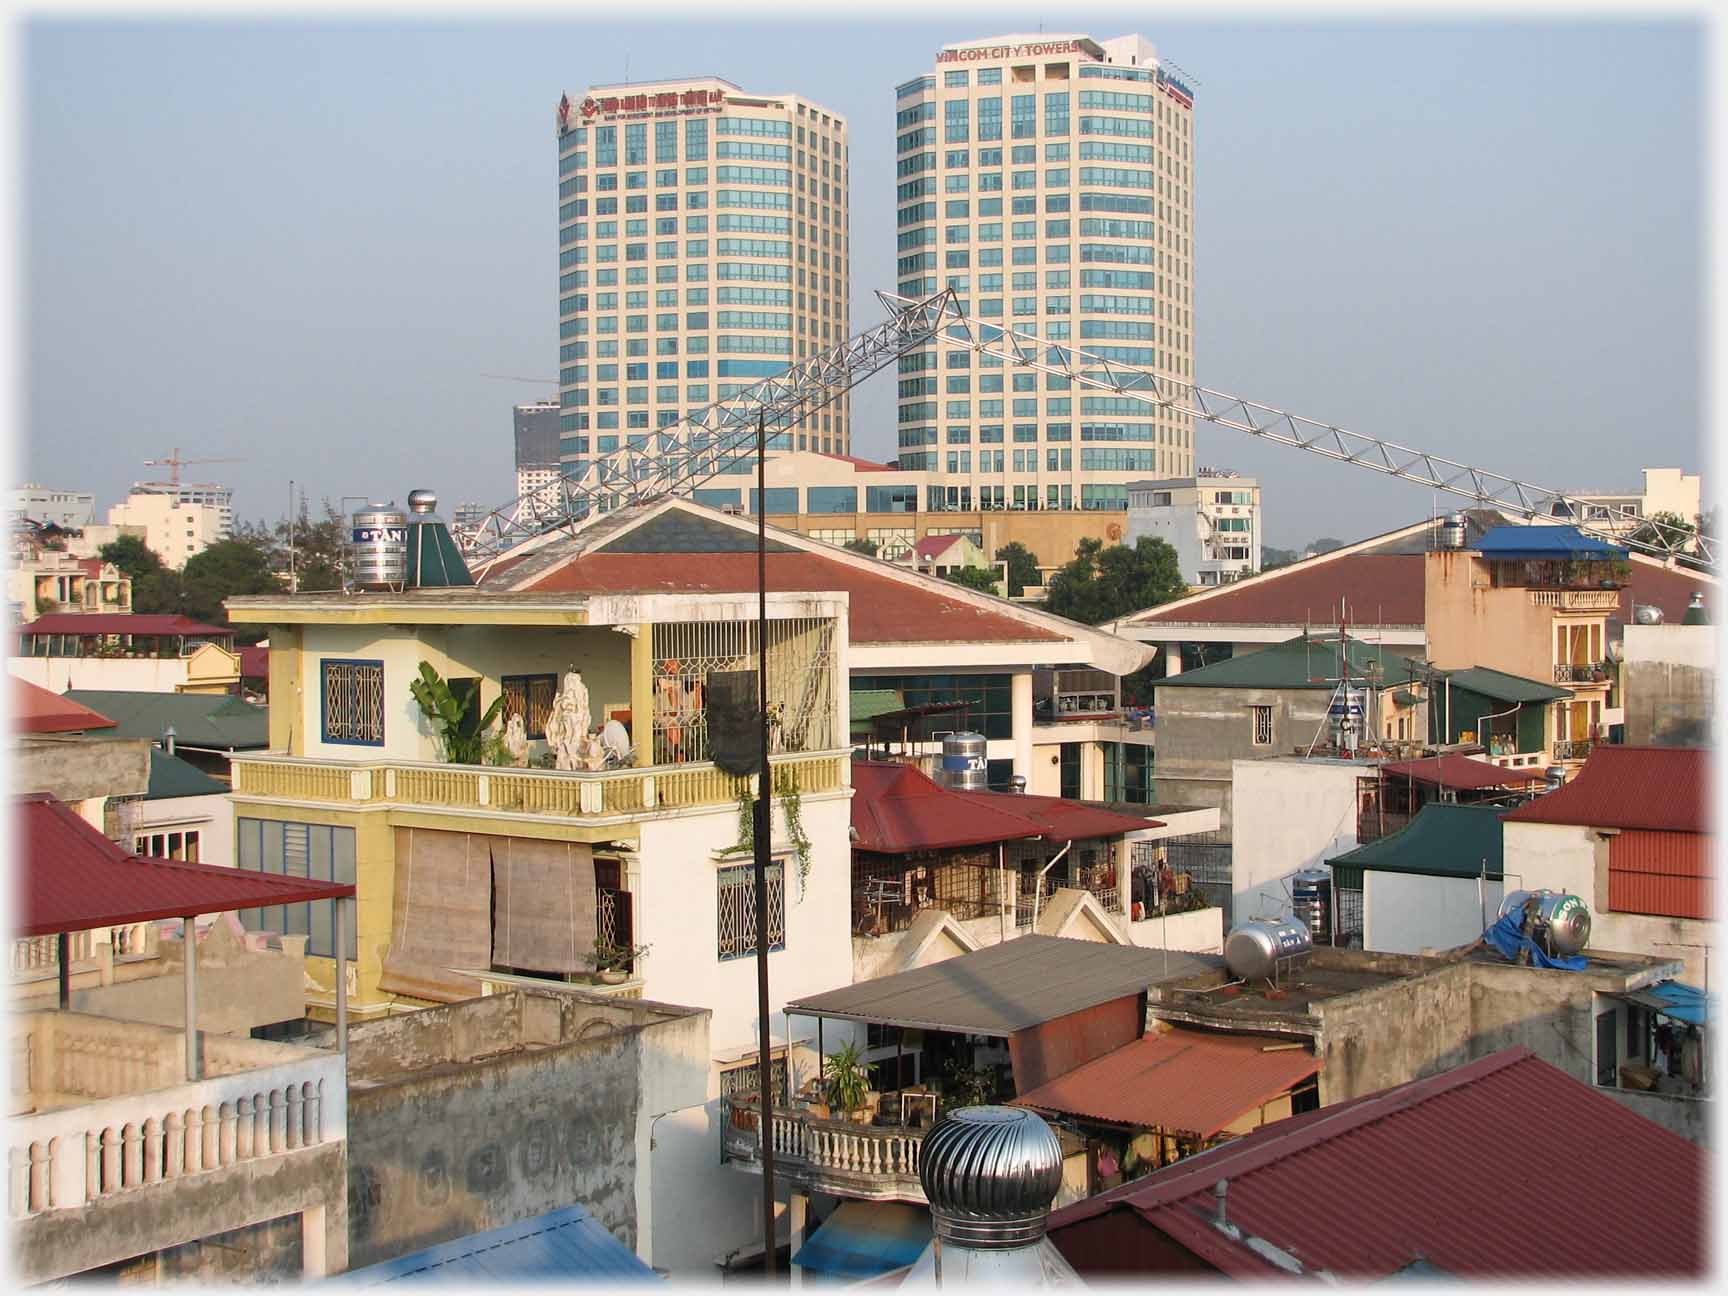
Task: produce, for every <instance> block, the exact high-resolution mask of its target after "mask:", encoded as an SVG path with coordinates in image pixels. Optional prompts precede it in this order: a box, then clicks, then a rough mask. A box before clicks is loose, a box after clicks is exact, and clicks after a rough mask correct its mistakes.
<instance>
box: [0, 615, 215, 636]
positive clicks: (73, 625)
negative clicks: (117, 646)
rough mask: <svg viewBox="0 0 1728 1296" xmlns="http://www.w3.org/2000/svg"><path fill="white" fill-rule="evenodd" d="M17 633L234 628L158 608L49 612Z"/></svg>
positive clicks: (199, 632) (209, 632)
mask: <svg viewBox="0 0 1728 1296" xmlns="http://www.w3.org/2000/svg"><path fill="white" fill-rule="evenodd" d="M18 633H19V634H27V635H30V634H57V635H110V634H112V635H193V636H195V637H208V638H232V637H233V635H234V632H233V631H232V630H228V629H224V628H223V627H221V626H213V625H206V624H205V623H204V622H202V621H194V620H193V619H192V618H191V617H185V616H180V615H178V614H174V615H169V614H167V613H160V612H50V613H48V614H47V615H46V616H39V617H37V618H36V619H35V620H34V621H31V622H29V623H28V624H26V625H21V626H19V627H18Z"/></svg>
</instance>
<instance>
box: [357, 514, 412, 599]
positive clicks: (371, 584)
mask: <svg viewBox="0 0 1728 1296" xmlns="http://www.w3.org/2000/svg"><path fill="white" fill-rule="evenodd" d="M349 546H350V547H351V548H352V549H353V551H354V585H355V587H356V588H357V589H363V590H379V589H401V588H402V582H403V581H405V580H407V579H408V516H407V514H405V513H403V512H402V510H401V509H399V508H397V507H396V506H395V505H394V504H368V505H367V506H366V507H365V508H363V509H360V510H359V511H358V512H356V513H355V514H354V522H353V527H352V529H351V530H350V532H349Z"/></svg>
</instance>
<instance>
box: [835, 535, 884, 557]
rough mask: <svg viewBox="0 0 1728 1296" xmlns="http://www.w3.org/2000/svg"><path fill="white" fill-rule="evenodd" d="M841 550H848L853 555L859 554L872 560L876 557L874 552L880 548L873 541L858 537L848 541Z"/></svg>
mask: <svg viewBox="0 0 1728 1296" xmlns="http://www.w3.org/2000/svg"><path fill="white" fill-rule="evenodd" d="M841 548H843V549H850V550H851V551H852V552H853V553H861V554H864V555H866V556H867V557H870V558H874V557H875V556H876V551H877V550H878V549H880V548H881V546H880V545H878V544H877V543H876V542H875V541H874V540H866V539H864V537H863V536H859V537H858V538H857V539H855V540H848V541H847V542H846V543H845V544H844V545H842V546H841Z"/></svg>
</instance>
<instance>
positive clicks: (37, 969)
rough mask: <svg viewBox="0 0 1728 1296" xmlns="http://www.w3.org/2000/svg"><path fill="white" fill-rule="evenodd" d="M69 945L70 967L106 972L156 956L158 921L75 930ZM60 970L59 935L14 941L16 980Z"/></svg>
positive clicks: (14, 976)
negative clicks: (114, 966) (116, 964)
mask: <svg viewBox="0 0 1728 1296" xmlns="http://www.w3.org/2000/svg"><path fill="white" fill-rule="evenodd" d="M67 946H68V949H67V953H68V954H69V956H70V960H69V961H70V963H71V971H73V972H74V973H77V972H90V971H97V972H104V973H107V972H110V971H112V968H113V965H114V964H115V963H120V962H131V961H135V960H141V959H152V958H156V957H157V956H158V934H157V927H156V924H155V923H128V924H127V925H126V926H123V927H103V928H99V929H97V930H95V931H81V932H73V933H71V934H70V936H69V937H68V939H67ZM59 973H60V938H59V937H57V936H25V937H20V938H18V939H17V940H14V941H13V942H12V979H13V980H14V981H37V980H41V979H44V978H47V977H54V976H58V975H59ZM104 984H106V981H104Z"/></svg>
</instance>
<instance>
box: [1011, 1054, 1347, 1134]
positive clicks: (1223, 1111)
mask: <svg viewBox="0 0 1728 1296" xmlns="http://www.w3.org/2000/svg"><path fill="white" fill-rule="evenodd" d="M1270 1043H1273V1041H1271V1040H1267V1039H1262V1038H1260V1037H1259V1036H1255V1035H1217V1034H1212V1033H1210V1032H1206V1031H1197V1030H1173V1031H1164V1032H1161V1033H1159V1034H1157V1035H1146V1036H1143V1037H1141V1038H1140V1039H1137V1040H1135V1041H1134V1042H1133V1043H1132V1044H1125V1045H1123V1046H1122V1047H1121V1048H1119V1049H1114V1050H1112V1051H1111V1052H1109V1053H1106V1054H1105V1055H1104V1056H1103V1057H1100V1058H1094V1059H1093V1060H1092V1061H1090V1062H1087V1063H1085V1064H1084V1065H1082V1066H1079V1067H1076V1068H1075V1069H1074V1070H1072V1071H1069V1072H1067V1073H1066V1074H1064V1075H1060V1076H1058V1077H1057V1078H1056V1079H1054V1080H1052V1081H1050V1082H1049V1083H1047V1084H1042V1085H1039V1086H1038V1087H1037V1088H1036V1089H1033V1090H1031V1091H1029V1092H1027V1093H1023V1094H1021V1095H1020V1096H1019V1097H1018V1098H1016V1099H1015V1100H1014V1102H1013V1106H1016V1107H1036V1108H1037V1109H1038V1110H1040V1111H1050V1112H1066V1113H1070V1114H1072V1115H1075V1116H1089V1117H1091V1118H1093V1119H1094V1120H1102V1121H1110V1122H1113V1123H1115V1124H1118V1125H1131V1126H1133V1127H1135V1128H1137V1129H1152V1128H1160V1129H1165V1130H1169V1131H1171V1132H1172V1133H1180V1134H1184V1135H1186V1136H1188V1137H1190V1138H1202V1139H1205V1138H1211V1137H1212V1136H1213V1135H1214V1134H1216V1133H1218V1131H1219V1130H1221V1129H1223V1128H1224V1127H1225V1126H1226V1125H1228V1124H1229V1123H1230V1122H1231V1121H1233V1120H1235V1119H1236V1118H1237V1117H1238V1116H1241V1115H1242V1114H1243V1113H1245V1112H1250V1111H1253V1110H1255V1109H1256V1108H1258V1107H1259V1106H1260V1105H1261V1104H1262V1103H1266V1102H1270V1101H1271V1100H1272V1099H1274V1098H1276V1097H1277V1096H1278V1095H1279V1094H1281V1093H1283V1092H1285V1091H1286V1090H1287V1089H1289V1088H1291V1087H1292V1086H1293V1085H1295V1084H1297V1083H1298V1082H1300V1081H1302V1080H1305V1079H1307V1078H1308V1077H1309V1076H1311V1075H1313V1074H1314V1073H1315V1072H1316V1071H1318V1070H1319V1069H1320V1059H1319V1058H1317V1057H1315V1056H1314V1055H1313V1054H1312V1053H1310V1052H1308V1051H1307V1050H1306V1049H1287V1048H1279V1049H1274V1050H1273V1051H1270V1052H1268V1051H1267V1049H1266V1045H1267V1044H1270Z"/></svg>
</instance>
